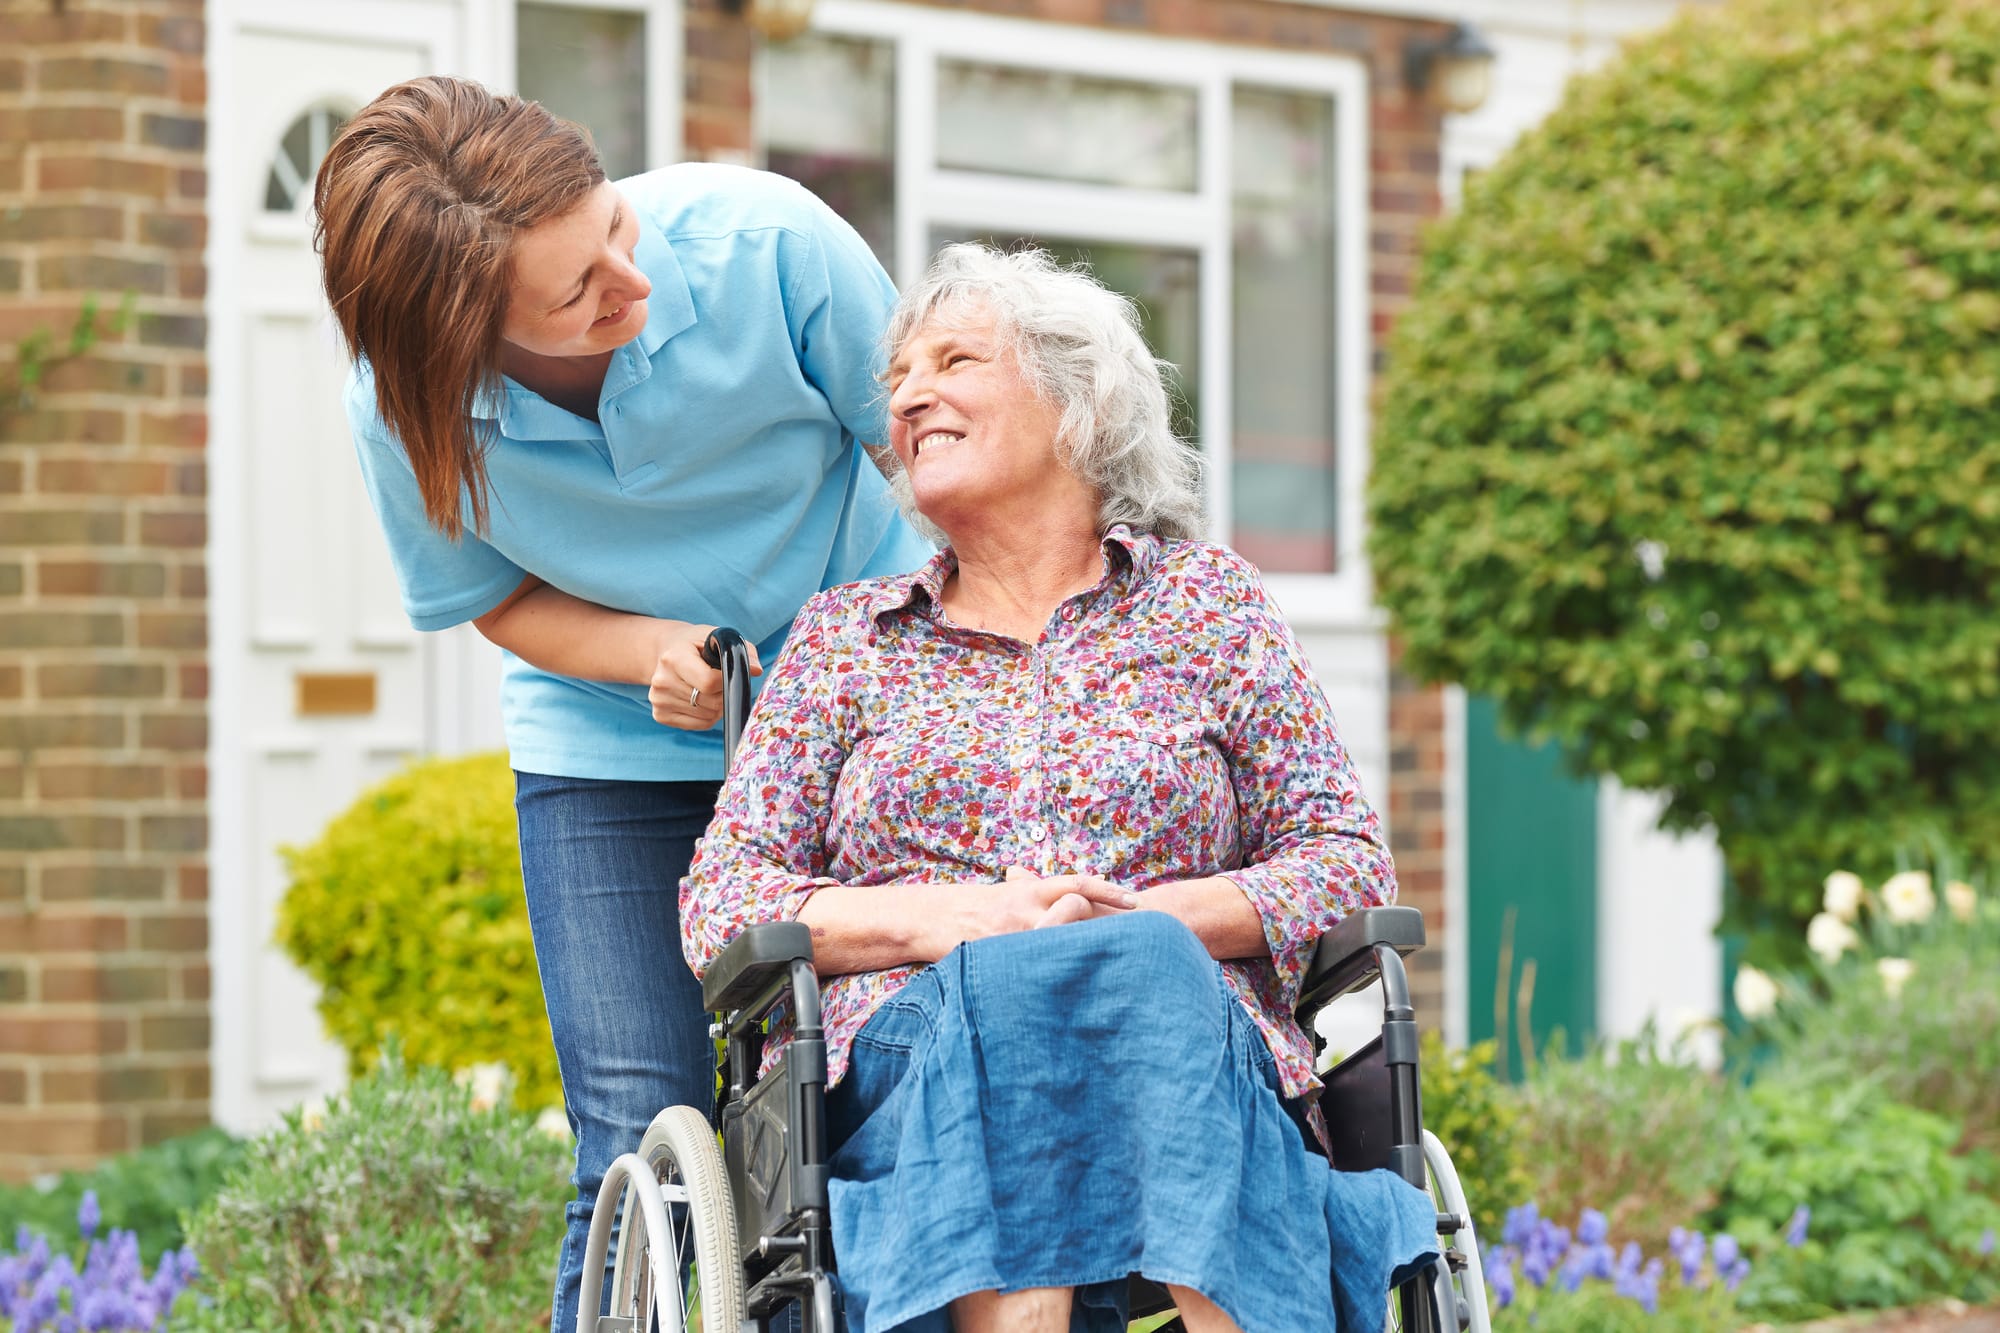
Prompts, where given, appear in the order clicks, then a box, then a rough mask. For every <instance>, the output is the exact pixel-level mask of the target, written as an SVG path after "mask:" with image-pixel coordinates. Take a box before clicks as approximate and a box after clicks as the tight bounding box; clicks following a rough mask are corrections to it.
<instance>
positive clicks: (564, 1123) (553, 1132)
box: [535, 1106, 569, 1143]
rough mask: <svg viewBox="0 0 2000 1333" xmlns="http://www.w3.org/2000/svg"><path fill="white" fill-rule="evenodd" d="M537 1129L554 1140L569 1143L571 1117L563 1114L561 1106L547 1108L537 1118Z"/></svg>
mask: <svg viewBox="0 0 2000 1333" xmlns="http://www.w3.org/2000/svg"><path fill="white" fill-rule="evenodd" d="M535 1128H536V1129H539V1130H540V1131H541V1132H542V1133H544V1134H546V1135H548V1136H549V1137H550V1138H552V1139H561V1140H562V1141H563V1142H564V1143H568V1142H569V1117H568V1116H566V1115H564V1114H563V1109H562V1107H560V1106H550V1107H545V1108H544V1109H543V1111H542V1113H541V1114H540V1115H538V1116H536V1117H535Z"/></svg>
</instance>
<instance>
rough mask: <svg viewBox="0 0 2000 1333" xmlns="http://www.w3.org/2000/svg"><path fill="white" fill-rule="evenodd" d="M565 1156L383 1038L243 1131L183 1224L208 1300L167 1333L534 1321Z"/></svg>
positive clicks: (549, 1275) (564, 1193)
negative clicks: (339, 1087) (372, 1061)
mask: <svg viewBox="0 0 2000 1333" xmlns="http://www.w3.org/2000/svg"><path fill="white" fill-rule="evenodd" d="M569 1166H570V1152H569V1148H568V1145H567V1144H566V1143H562V1142H558V1141H557V1140H555V1139H553V1138H551V1137H549V1136H548V1135H547V1134H545V1133H543V1132H542V1131H540V1130H538V1129H536V1128H535V1124H534V1121H533V1119H532V1117H530V1116H528V1115H526V1114H525V1113H522V1112H517V1111H514V1110H512V1109H511V1108H509V1107H508V1106H506V1105H504V1104H503V1105H497V1106H489V1107H487V1108H486V1109H483V1110H482V1109H479V1108H478V1107H477V1106H476V1104H475V1102H474V1100H473V1094H472V1092H471V1090H470V1089H469V1088H467V1087H464V1086H461V1085H460V1084H458V1083H455V1082H454V1081H453V1080H452V1078H451V1077H450V1076H449V1075H447V1074H446V1073H444V1072H443V1071H442V1070H437V1069H411V1068H409V1067H407V1066H405V1065H404V1064H403V1062H402V1058H401V1056H400V1055H399V1054H398V1053H397V1052H396V1050H395V1048H394V1047H393V1046H391V1048H390V1049H389V1050H388V1051H387V1052H385V1053H384V1055H383V1058H382V1061H381V1064H380V1065H379V1066H378V1067H377V1068H376V1069H375V1071H374V1072H373V1073H371V1074H368V1075H366V1076H364V1077H362V1078H360V1079H358V1080H356V1081H355V1083H354V1084H353V1086H352V1087H351V1088H350V1089H349V1091H348V1093H347V1094H346V1095H345V1096H343V1097H338V1098H335V1099H333V1100H332V1101H331V1102H329V1103H328V1104H327V1107H326V1109H325V1111H324V1113H322V1114H317V1115H306V1114H304V1113H301V1112H293V1113H292V1114H291V1115H289V1116H287V1117H286V1119H285V1123H284V1126H283V1127H282V1128H281V1129H278V1130H275V1131H273V1132H272V1133H270V1134H268V1135H265V1136H263V1137H261V1138H258V1139H256V1140H254V1141H253V1142H252V1143H251V1144H250V1148H249V1153H248V1155H247V1157H246V1159H245V1161H244V1163H243V1165H242V1167H241V1169H240V1170H239V1171H238V1172H237V1173H236V1174H235V1175H234V1176H233V1177H231V1179H230V1181H229V1183H228V1184H227V1185H226V1186H225V1187H224V1188H223V1190H222V1192H221V1193H220V1194H218V1195H217V1196H216V1197H215V1198H214V1199H213V1200H212V1201H211V1202H210V1203H209V1204H208V1205H207V1206H206V1207H205V1208H203V1209H202V1211H201V1212H200V1213H199V1214H197V1215H196V1217H195V1219H194V1222H193V1225H192V1227H191V1228H190V1235H191V1237H192V1239H193V1242H194V1247H195V1252H196V1253H197V1255H199V1257H200V1259H201V1263H202V1267H203V1269H204V1270H205V1271H206V1272H207V1273H208V1275H209V1276H208V1278H207V1280H206V1281H205V1283H204V1285H203V1291H204V1294H205V1295H206V1296H207V1297H208V1298H209V1299H208V1301H207V1302H206V1303H205V1304H204V1305H203V1306H202V1308H201V1309H200V1310H199V1311H197V1312H196V1313H195V1314H194V1315H193V1316H192V1317H191V1318H188V1319H186V1320H181V1319H176V1321H175V1323H174V1333H241V1331H242V1330H244V1329H257V1330H259V1333H293V1331H294V1330H298V1331H299V1333H304V1331H305V1330H315V1331H316V1333H382V1331H386V1330H401V1331H407V1333H415V1331H416V1330H420V1329H452V1328H466V1329H470V1328H492V1329H519V1328H530V1327H533V1326H534V1325H535V1323H536V1321H537V1320H538V1319H540V1320H546V1318H547V1310H548V1302H549V1290H550V1287H551V1284H552V1282H553V1280H554V1262H555V1253H556V1245H557V1243H558V1242H559V1241H560V1239H561V1237H562V1231H563V1225H564V1222H563V1206H564V1204H565V1202H566V1201H567V1200H568V1198H569V1197H570V1195H571V1190H570V1187H569V1184H568V1182H567V1176H568V1172H569Z"/></svg>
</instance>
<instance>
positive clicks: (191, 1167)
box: [0, 1126, 243, 1264]
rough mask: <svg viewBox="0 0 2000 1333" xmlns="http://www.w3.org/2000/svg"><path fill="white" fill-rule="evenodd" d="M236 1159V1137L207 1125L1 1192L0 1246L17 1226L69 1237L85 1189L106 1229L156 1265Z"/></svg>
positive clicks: (238, 1144)
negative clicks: (132, 1242) (135, 1243)
mask: <svg viewBox="0 0 2000 1333" xmlns="http://www.w3.org/2000/svg"><path fill="white" fill-rule="evenodd" d="M242 1157H243V1142H242V1140H240V1139H238V1138H237V1137H236V1136H235V1135H233V1134H231V1133H229V1132H228V1131H227V1130H225V1129H220V1128H217V1127H215V1126H210V1127H209V1128H207V1129H202V1130H197V1131H196V1132H195V1133H193V1134H185V1135H182V1136H181V1137H179V1138H173V1139H167V1140H165V1141H163V1142H160V1143H155V1144H153V1145H151V1146H150V1147H146V1148H141V1149H139V1150H138V1151H137V1152H130V1153H125V1154H123V1155H121V1156H118V1157H113V1158H110V1159H109V1160H107V1161H104V1162H102V1163H100V1164H99V1165H97V1166H95V1167H93V1168H91V1169H90V1170H88V1171H66V1172H64V1173H63V1174H62V1175H60V1176H58V1177H56V1178H55V1179H54V1180H51V1181H45V1182H40V1183H38V1184H32V1185H13V1186H7V1187H0V1242H11V1241H12V1240H13V1238H14V1232H15V1230H16V1228H18V1227H22V1226H25V1227H27V1228H28V1229H29V1230H31V1231H35V1232H38V1233H40V1234H41V1235H44V1236H50V1237H55V1236H64V1237H66V1236H70V1235H72V1234H74V1233H75V1231H76V1212H77V1206H78V1205H79V1204H80V1203H82V1202H83V1195H84V1192H85V1191H86V1190H90V1191H94V1192H95V1193H96V1195H97V1205H98V1210H99V1212H100V1214H101V1215H102V1217H103V1226H104V1228H105V1230H107V1231H110V1230H121V1231H130V1232H133V1233H135V1234H136V1235H137V1236H138V1237H139V1251H140V1256H141V1258H142V1259H143V1261H144V1262H146V1263H149V1264H150V1263H154V1262H156V1261H157V1260H158V1259H159V1257H160V1255H161V1254H163V1253H164V1252H166V1251H168V1250H175V1249H179V1248H180V1246H181V1244H182V1242H183V1241H184V1239H185V1237H184V1235H183V1233H182V1230H181V1228H182V1225H183V1219H184V1218H185V1217H186V1216H187V1214H189V1213H191V1212H193V1211H194V1210H195V1209H197V1208H199V1207H200V1206H201V1205H202V1204H204V1203H206V1202H208V1200H209V1198H210V1197H211V1196H213V1195H214V1193H215V1191H216V1190H217V1189H219V1188H221V1185H222V1182H223V1179H224V1178H225V1177H226V1176H227V1175H228V1174H229V1172H230V1171H232V1170H233V1169H235V1166H236V1164H237V1162H238V1161H240V1160H241V1159H242Z"/></svg>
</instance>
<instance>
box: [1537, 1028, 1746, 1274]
mask: <svg viewBox="0 0 2000 1333" xmlns="http://www.w3.org/2000/svg"><path fill="white" fill-rule="evenodd" d="M1521 1095H1522V1100H1523V1104H1522V1112H1521V1151H1522V1155H1523V1156H1524V1157H1525V1158H1526V1160H1527V1162H1528V1168H1529V1173H1530V1175H1531V1176H1532V1177H1533V1186H1532V1188H1531V1189H1530V1190H1529V1191H1527V1192H1524V1193H1523V1194H1522V1195H1521V1198H1522V1199H1533V1200H1534V1201H1535V1202H1536V1203H1537V1204H1538V1205H1540V1207H1541V1209H1542V1211H1543V1212H1544V1213H1545V1214H1547V1215H1548V1216H1550V1217H1576V1216H1578V1215H1580V1214H1581V1213H1582V1211H1583V1210H1584V1209H1585V1208H1601V1209H1602V1210H1603V1211H1604V1213H1605V1215H1606V1216H1607V1217H1608V1218H1609V1219H1610V1225H1611V1230H1612V1231H1613V1232H1614V1233H1615V1234H1617V1235H1620V1236H1625V1237H1629V1238H1631V1239H1633V1240H1636V1241H1638V1242H1639V1243H1640V1244H1641V1245H1642V1246H1644V1247H1645V1248H1647V1249H1657V1248H1658V1247H1659V1246H1660V1245H1662V1244H1663V1243H1664V1242H1665V1241H1666V1240H1667V1238H1668V1236H1669V1235H1670V1234H1671V1233H1672V1231H1673V1229H1674V1228H1675V1227H1678V1226H1687V1225H1689V1224H1691V1223H1692V1222H1693V1221H1694V1220H1695V1219H1696V1218H1699V1217H1701V1216H1702V1215H1703V1214H1704V1213H1706V1212H1707V1211H1708V1210H1709V1209H1710V1208H1712V1207H1713V1206H1714V1205H1715V1204H1716V1202H1717V1201H1718V1200H1719V1199H1720V1198H1721V1194H1722V1189H1723V1185H1724V1182H1725V1181H1727V1180H1728V1178H1729V1175H1730V1172H1731V1171H1732V1170H1733V1169H1734V1168H1735V1167H1736V1165H1737V1163H1738V1161H1739V1160H1740V1157H1741V1154H1742V1147H1741V1144H1740V1141H1739V1139H1738V1136H1737V1135H1736V1133H1735V1129H1736V1124H1737V1120H1738V1118H1739V1116H1740V1115H1741V1101H1740V1097H1739V1096H1737V1095H1736V1090H1735V1089H1734V1088H1733V1086H1732V1085H1730V1084H1728V1083H1726V1082H1724V1081H1723V1080H1722V1079H1720V1078H1718V1077H1716V1076H1714V1075H1711V1074H1708V1073H1705V1072H1703V1071H1702V1070H1700V1069H1698V1068H1696V1067H1694V1066H1693V1065H1690V1064H1683V1063H1678V1062H1676V1061H1674V1060H1670V1059H1663V1058H1661V1057H1660V1056H1658V1055H1657V1054H1655V1052H1654V1042H1653V1039H1652V1037H1651V1034H1650V1033H1649V1034H1646V1035H1645V1036H1642V1037H1641V1038H1640V1039H1638V1040H1636V1041H1630V1042H1623V1043H1617V1044H1612V1045H1605V1046H1599V1047H1598V1048H1596V1049H1595V1050H1592V1051H1590V1052H1587V1053H1586V1054H1584V1055H1582V1056H1580V1057H1578V1058H1576V1059H1564V1058H1562V1057H1561V1055H1560V1053H1559V1050H1558V1049H1557V1048H1555V1047H1553V1046H1552V1047H1551V1048H1550V1053H1549V1054H1548V1055H1547V1056H1546V1057H1545V1058H1544V1059H1542V1060H1541V1061H1539V1062H1538V1063H1537V1064H1536V1066H1535V1072H1534V1075H1533V1077H1532V1078H1531V1079H1530V1080H1529V1081H1528V1082H1527V1083H1526V1084H1525V1085H1523V1087H1522V1089H1521Z"/></svg>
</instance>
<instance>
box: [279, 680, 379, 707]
mask: <svg viewBox="0 0 2000 1333" xmlns="http://www.w3.org/2000/svg"><path fill="white" fill-rule="evenodd" d="M293 679H294V680H296V681H297V682H298V691H299V716H300V717H342V716H346V717H355V716H362V715H365V714H368V713H372V712H374V711H375V673H374V672H372V671H349V672H337V671H301V672H299V673H298V675H296V676H295V677H293Z"/></svg>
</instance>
